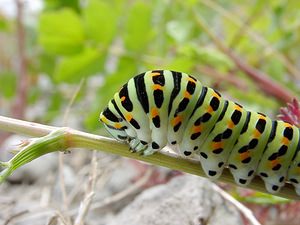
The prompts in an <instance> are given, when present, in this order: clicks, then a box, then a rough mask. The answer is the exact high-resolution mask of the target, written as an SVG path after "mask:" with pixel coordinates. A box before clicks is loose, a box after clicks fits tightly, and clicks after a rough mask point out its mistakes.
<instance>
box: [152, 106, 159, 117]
mask: <svg viewBox="0 0 300 225" xmlns="http://www.w3.org/2000/svg"><path fill="white" fill-rule="evenodd" d="M158 115H159V112H158V109H157V108H152V109H151V118H154V117H156V116H158Z"/></svg>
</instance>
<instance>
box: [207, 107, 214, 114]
mask: <svg viewBox="0 0 300 225" xmlns="http://www.w3.org/2000/svg"><path fill="white" fill-rule="evenodd" d="M213 111H214V109H213V108H212V107H211V106H208V108H207V110H206V112H208V113H212V112H213Z"/></svg>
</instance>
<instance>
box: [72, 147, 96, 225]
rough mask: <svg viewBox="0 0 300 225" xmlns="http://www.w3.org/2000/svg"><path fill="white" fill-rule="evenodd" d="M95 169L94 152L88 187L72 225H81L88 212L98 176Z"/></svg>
mask: <svg viewBox="0 0 300 225" xmlns="http://www.w3.org/2000/svg"><path fill="white" fill-rule="evenodd" d="M97 169H98V162H97V155H96V152H95V151H94V152H93V158H92V164H91V171H90V177H89V181H88V185H87V188H86V191H85V196H84V199H83V200H82V201H81V203H80V207H79V211H78V214H77V217H76V219H75V222H74V225H83V224H84V220H85V217H86V216H87V213H88V212H89V209H90V206H91V203H92V200H93V197H94V195H95V192H94V191H95V186H96V182H97V176H98V172H97Z"/></svg>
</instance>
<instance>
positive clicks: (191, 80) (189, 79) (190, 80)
mask: <svg viewBox="0 0 300 225" xmlns="http://www.w3.org/2000/svg"><path fill="white" fill-rule="evenodd" d="M188 81H189V82H192V83H196V81H195V80H193V79H192V78H190V77H188Z"/></svg>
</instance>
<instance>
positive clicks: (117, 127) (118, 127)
mask: <svg viewBox="0 0 300 225" xmlns="http://www.w3.org/2000/svg"><path fill="white" fill-rule="evenodd" d="M114 127H115V128H116V129H120V128H121V127H122V125H121V124H120V123H115V126H114Z"/></svg>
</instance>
